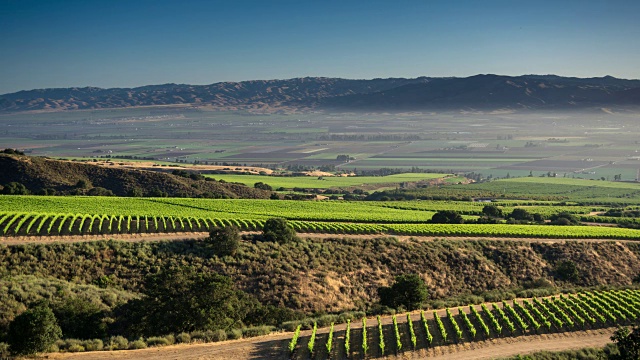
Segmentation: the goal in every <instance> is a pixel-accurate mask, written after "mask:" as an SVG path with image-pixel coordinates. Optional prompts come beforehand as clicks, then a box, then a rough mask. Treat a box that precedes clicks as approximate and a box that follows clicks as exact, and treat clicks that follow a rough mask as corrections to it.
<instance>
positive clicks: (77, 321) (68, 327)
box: [52, 296, 107, 339]
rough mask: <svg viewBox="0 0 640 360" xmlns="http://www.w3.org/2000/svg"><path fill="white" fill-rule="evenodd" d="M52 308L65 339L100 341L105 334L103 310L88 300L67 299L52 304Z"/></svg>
mask: <svg viewBox="0 0 640 360" xmlns="http://www.w3.org/2000/svg"><path fill="white" fill-rule="evenodd" d="M52 308H53V309H52V311H53V313H54V315H55V316H56V319H58V324H59V325H60V328H61V329H62V334H63V335H64V337H65V338H72V339H100V338H103V337H105V336H106V334H107V325H106V324H105V323H104V322H103V321H102V319H103V317H104V314H103V310H102V309H101V308H100V306H99V305H97V304H95V303H93V302H91V301H89V300H86V299H84V298H81V297H78V296H74V297H69V298H65V299H63V300H62V301H60V302H59V303H55V304H52Z"/></svg>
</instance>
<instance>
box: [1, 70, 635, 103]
mask: <svg viewBox="0 0 640 360" xmlns="http://www.w3.org/2000/svg"><path fill="white" fill-rule="evenodd" d="M638 89H640V80H625V79H617V78H614V77H610V76H606V77H602V78H568V77H561V76H555V75H523V76H515V77H514V76H500V75H476V76H471V77H467V78H428V77H419V78H415V79H404V78H389V79H372V80H349V79H340V78H325V77H307V78H295V79H287V80H251V81H243V82H222V83H216V84H211V85H187V84H180V85H178V84H164V85H149V86H142V87H137V88H112V89H101V88H96V87H85V88H58V89H36V90H29V91H20V92H16V93H11V94H5V95H0V111H5V112H8V111H10V112H15V111H26V110H76V109H104V108H126V107H132V106H159V105H190V106H212V107H214V108H220V109H239V108H262V109H264V108H280V107H289V108H293V109H298V110H308V109H313V108H320V109H332V110H340V111H344V110H347V111H350V110H362V111H372V110H375V111H387V110H390V111H393V110H420V109H453V110H469V109H504V108H509V109H540V108H552V109H557V108H560V109H565V108H569V109H576V108H590V107H602V106H612V105H617V106H637V105H640V95H639V92H638Z"/></svg>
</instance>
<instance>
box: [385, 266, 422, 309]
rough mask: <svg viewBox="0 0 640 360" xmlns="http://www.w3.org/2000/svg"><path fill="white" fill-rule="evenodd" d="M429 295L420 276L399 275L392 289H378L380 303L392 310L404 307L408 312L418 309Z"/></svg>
mask: <svg viewBox="0 0 640 360" xmlns="http://www.w3.org/2000/svg"><path fill="white" fill-rule="evenodd" d="M428 295H429V292H428V289H427V285H426V284H425V282H424V280H423V279H422V278H421V277H420V275H418V274H404V275H398V276H396V278H395V283H394V284H393V285H391V287H380V288H378V297H379V298H380V303H381V304H382V305H385V306H389V307H392V308H397V307H398V306H401V305H402V306H404V307H405V308H406V309H407V310H415V309H418V308H419V307H420V306H421V305H422V303H423V302H424V301H425V300H427V296H428Z"/></svg>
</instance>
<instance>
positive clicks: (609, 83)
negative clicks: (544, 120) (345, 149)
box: [321, 75, 640, 111]
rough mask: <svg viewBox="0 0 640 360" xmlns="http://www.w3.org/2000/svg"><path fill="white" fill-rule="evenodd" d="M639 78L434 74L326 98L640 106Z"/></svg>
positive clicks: (399, 103) (416, 106)
mask: <svg viewBox="0 0 640 360" xmlns="http://www.w3.org/2000/svg"><path fill="white" fill-rule="evenodd" d="M639 87H640V81H637V80H621V79H616V78H613V77H604V78H589V79H579V78H565V77H559V76H536V75H524V76H517V77H511V76H499V75H476V76H471V77H468V78H451V79H443V78H441V79H431V80H430V81H429V82H425V83H421V84H407V85H402V86H399V87H396V88H393V89H390V90H385V91H379V92H375V93H369V94H353V95H346V96H342V97H335V98H327V99H324V100H323V101H322V102H321V105H322V106H323V107H325V108H331V109H351V110H386V111H389V110H420V109H467V110H477V109H490V110H491V109H500V108H509V109H540V108H545V109H581V108H589V107H598V106H610V105H640V96H638V95H639V91H638V88H639Z"/></svg>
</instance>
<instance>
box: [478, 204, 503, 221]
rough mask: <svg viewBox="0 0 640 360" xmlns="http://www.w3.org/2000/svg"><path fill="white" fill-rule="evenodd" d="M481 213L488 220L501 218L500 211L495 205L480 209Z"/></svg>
mask: <svg viewBox="0 0 640 360" xmlns="http://www.w3.org/2000/svg"><path fill="white" fill-rule="evenodd" d="M482 213H483V214H485V215H486V216H487V217H490V218H499V217H502V209H500V208H499V207H497V206H495V205H485V206H484V207H483V208H482Z"/></svg>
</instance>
